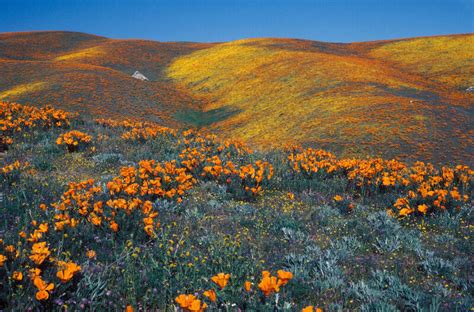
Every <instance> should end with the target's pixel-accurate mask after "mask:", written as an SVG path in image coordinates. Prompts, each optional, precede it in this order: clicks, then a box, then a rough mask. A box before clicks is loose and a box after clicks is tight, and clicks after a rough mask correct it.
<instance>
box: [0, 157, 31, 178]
mask: <svg viewBox="0 0 474 312" xmlns="http://www.w3.org/2000/svg"><path fill="white" fill-rule="evenodd" d="M27 167H29V164H28V163H20V162H19V161H18V160H16V161H15V162H13V163H11V164H8V165H5V166H3V167H0V174H3V175H7V174H8V173H11V172H13V171H19V170H22V169H25V168H27Z"/></svg>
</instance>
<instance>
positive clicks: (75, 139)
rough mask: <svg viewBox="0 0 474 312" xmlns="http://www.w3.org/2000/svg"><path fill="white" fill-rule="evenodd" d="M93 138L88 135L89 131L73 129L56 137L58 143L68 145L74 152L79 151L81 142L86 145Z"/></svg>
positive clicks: (70, 150)
mask: <svg viewBox="0 0 474 312" xmlns="http://www.w3.org/2000/svg"><path fill="white" fill-rule="evenodd" d="M91 140H92V136H90V135H88V134H87V133H84V132H81V131H79V130H71V131H68V132H66V133H63V134H61V135H60V136H59V137H58V138H57V139H56V144H57V145H66V147H67V149H68V151H69V152H70V153H72V152H77V151H78V150H79V147H80V145H81V144H82V145H86V144H88V143H90V142H91Z"/></svg>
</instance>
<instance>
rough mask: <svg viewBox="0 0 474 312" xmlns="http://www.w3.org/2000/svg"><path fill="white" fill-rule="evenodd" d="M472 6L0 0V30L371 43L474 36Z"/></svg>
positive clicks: (388, 1) (364, 0) (451, 0)
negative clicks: (436, 36) (272, 38)
mask: <svg viewBox="0 0 474 312" xmlns="http://www.w3.org/2000/svg"><path fill="white" fill-rule="evenodd" d="M473 3H474V1H473V0H442V1H441V0H418V1H417V0H398V1H396V0H360V1H359V0H345V1H343V0H313V1H309V0H294V1H291V0H288V1H281V0H273V1H270V0H253V1H249V0H242V1H230V0H229V1H227V0H221V1H217V0H212V1H211V0H208V1H183V0H176V1H171V0H170V1H151V0H135V1H132V0H130V1H125V0H115V1H113V0H103V1H91V0H82V1H81V0H62V1H61V0H16V1H15V0H10V1H7V0H0V10H1V12H2V14H1V16H0V32H11V31H30V30H70V31H81V32H86V33H92V34H98V35H103V36H106V37H111V38H143V39H152V40H159V41H200V42H215V41H229V40H235V39H242V38H251V37H290V38H303V39H312V40H321V41H331V42H352V41H368V40H377V39H392V38H404V37H414V36H429V35H440V34H454V33H468V32H474V29H473V28H474V26H473V23H474V22H473V21H474V5H473Z"/></svg>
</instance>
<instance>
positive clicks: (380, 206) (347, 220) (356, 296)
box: [0, 102, 474, 312]
mask: <svg viewBox="0 0 474 312" xmlns="http://www.w3.org/2000/svg"><path fill="white" fill-rule="evenodd" d="M0 133H1V137H2V144H3V145H4V147H5V148H6V149H7V154H6V157H5V163H2V164H0V185H1V187H2V194H3V198H2V199H1V202H0V213H1V215H2V216H3V218H2V219H1V221H0V310H18V311H28V310H31V311H36V310H57V311H60V310H61V311H64V310H67V311H69V310H71V311H75V310H81V309H82V310H114V311H154V310H160V311H176V310H182V311H214V310H216V311H217V310H230V311H234V310H235V311H238V310H246V311H318V312H320V311H341V310H361V311H396V310H403V311H407V310H409V311H412V310H413V311H427V310H430V311H453V310H467V309H469V308H470V307H472V302H473V300H474V299H473V297H472V291H473V289H472V280H471V279H472V277H471V264H472V261H473V260H474V259H473V255H472V248H471V247H472V244H471V243H472V228H473V221H474V220H473V218H472V204H473V193H472V190H473V182H474V171H473V170H472V169H471V168H470V167H469V166H467V165H463V164H460V165H456V166H452V167H451V166H449V165H445V166H436V165H433V164H430V163H425V162H420V161H418V162H410V161H407V162H404V161H401V160H394V159H392V160H389V159H383V158H344V157H338V156H336V155H335V154H333V153H331V152H328V151H325V150H321V149H316V148H306V147H301V146H287V147H285V148H280V149H271V150H264V151H259V150H252V149H251V148H249V147H248V145H247V144H245V143H244V142H242V141H240V140H229V139H221V138H219V136H216V135H213V134H209V133H207V132H205V133H204V132H200V131H197V130H181V129H175V128H169V127H164V126H162V125H159V124H156V123H153V122H149V121H147V122H144V121H137V120H132V119H92V118H88V117H80V116H78V115H77V114H74V113H69V112H66V111H63V110H60V109H55V108H53V107H50V106H48V107H43V108H35V107H32V106H27V105H21V104H15V103H7V102H2V103H1V105H0Z"/></svg>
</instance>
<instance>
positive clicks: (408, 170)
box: [288, 148, 474, 216]
mask: <svg viewBox="0 0 474 312" xmlns="http://www.w3.org/2000/svg"><path fill="white" fill-rule="evenodd" d="M288 160H289V164H290V167H291V169H292V170H293V172H294V173H295V174H299V173H300V174H302V175H303V176H304V177H306V178H308V179H312V178H314V177H315V176H316V175H319V177H323V178H326V177H334V176H342V177H345V178H347V180H348V181H349V185H348V186H349V187H353V188H354V189H356V190H358V191H359V192H361V193H362V194H364V195H367V196H369V195H371V194H374V193H377V192H378V193H381V192H388V191H396V192H398V193H401V194H404V196H402V197H400V198H399V199H398V200H397V201H396V202H395V203H394V205H393V208H395V212H393V211H391V212H390V213H391V214H397V215H399V216H406V215H409V214H415V213H416V214H420V215H424V214H427V213H429V212H434V211H437V210H445V209H456V208H459V207H460V206H461V205H462V204H463V203H466V202H468V201H469V198H470V191H471V186H472V183H473V179H474V170H472V169H471V168H469V167H468V166H463V165H459V166H456V167H455V168H449V167H441V169H437V168H435V167H434V166H433V165H432V164H429V163H427V164H426V163H423V162H416V163H414V164H413V165H412V166H408V165H406V164H405V163H403V162H400V161H398V160H394V159H392V160H384V159H381V158H368V159H337V158H336V157H335V156H334V155H333V154H331V153H329V152H326V151H322V150H315V149H311V148H308V149H306V150H300V151H298V150H297V149H294V150H293V151H292V152H291V153H290V154H289V156H288Z"/></svg>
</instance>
